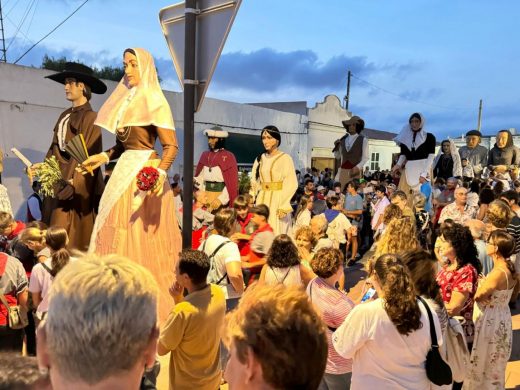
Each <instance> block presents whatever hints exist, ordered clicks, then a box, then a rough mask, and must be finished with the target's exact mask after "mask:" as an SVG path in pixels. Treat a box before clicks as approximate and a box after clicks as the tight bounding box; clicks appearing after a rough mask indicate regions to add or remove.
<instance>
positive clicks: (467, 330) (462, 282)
mask: <svg viewBox="0 0 520 390" xmlns="http://www.w3.org/2000/svg"><path fill="white" fill-rule="evenodd" d="M437 283H438V284H439V286H440V288H441V293H442V300H443V301H444V303H449V302H450V300H451V295H452V293H453V291H457V292H459V293H463V294H464V293H469V297H468V299H467V300H466V302H465V303H464V307H463V308H462V310H461V311H460V316H462V317H463V322H462V328H463V329H464V334H465V336H466V341H467V342H468V344H471V343H472V342H473V335H474V333H475V327H474V325H473V303H474V302H473V299H474V297H475V293H476V292H477V283H478V273H477V270H476V269H475V267H473V266H472V265H471V264H466V265H465V266H463V267H460V268H459V269H456V270H448V269H447V267H444V268H443V269H441V271H440V272H439V273H438V275H437Z"/></svg>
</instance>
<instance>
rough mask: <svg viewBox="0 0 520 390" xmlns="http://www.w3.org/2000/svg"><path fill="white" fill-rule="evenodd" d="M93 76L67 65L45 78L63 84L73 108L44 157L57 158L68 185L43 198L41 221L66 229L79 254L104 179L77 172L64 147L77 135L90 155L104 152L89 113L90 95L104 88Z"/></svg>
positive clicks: (78, 66) (92, 114)
mask: <svg viewBox="0 0 520 390" xmlns="http://www.w3.org/2000/svg"><path fill="white" fill-rule="evenodd" d="M93 74H94V72H93V70H92V69H90V68H89V67H88V66H85V65H82V64H78V63H74V62H67V63H66V65H65V70H64V71H63V72H59V73H55V74H52V75H50V76H46V78H49V79H51V80H54V81H56V82H58V83H60V84H64V88H65V98H66V99H67V100H68V101H69V102H71V103H72V107H70V108H68V109H66V110H65V111H64V112H62V113H61V115H60V116H59V118H58V121H57V123H56V126H55V127H54V135H53V138H52V143H51V146H50V148H49V151H48V152H47V156H46V157H51V156H55V157H56V160H58V164H59V166H60V169H61V174H62V176H63V179H64V180H65V181H66V182H67V184H66V185H63V186H60V188H56V189H55V195H54V197H52V198H46V199H45V201H44V205H43V221H44V222H45V223H47V224H48V225H49V226H59V227H63V228H64V229H66V230H67V233H68V235H69V248H71V249H79V250H82V251H86V250H87V249H88V244H89V242H90V236H91V233H92V228H93V226H94V219H95V216H96V213H95V209H96V206H97V201H98V200H99V197H100V195H101V191H102V188H103V178H102V176H101V171H100V170H99V169H96V170H95V171H94V172H93V174H92V175H90V174H88V175H82V174H81V173H79V172H76V170H75V168H76V166H77V165H78V161H76V160H75V159H73V158H72V157H71V156H70V155H69V154H68V153H67V152H66V150H65V147H66V145H67V142H69V141H70V140H71V139H72V138H74V137H75V136H76V135H78V134H83V137H84V138H85V144H86V147H87V151H88V153H89V155H93V154H97V153H101V152H102V151H103V147H102V143H101V129H100V128H99V127H97V126H94V121H95V119H96V116H97V113H96V112H95V111H93V110H92V107H91V106H90V103H89V100H90V98H91V96H92V93H96V94H103V93H105V92H106V90H107V87H106V85H105V84H104V83H103V82H102V81H101V80H99V79H98V78H96V77H95V76H94V75H93ZM38 166H39V164H34V165H33V166H32V169H33V170H34V169H37V168H38Z"/></svg>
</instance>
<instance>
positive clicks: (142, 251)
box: [83, 49, 181, 321]
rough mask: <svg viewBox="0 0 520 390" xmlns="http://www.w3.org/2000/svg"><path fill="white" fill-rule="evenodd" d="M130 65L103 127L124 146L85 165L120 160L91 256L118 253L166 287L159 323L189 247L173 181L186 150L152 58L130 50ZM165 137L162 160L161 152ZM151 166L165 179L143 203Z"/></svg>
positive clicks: (103, 114) (102, 114)
mask: <svg viewBox="0 0 520 390" xmlns="http://www.w3.org/2000/svg"><path fill="white" fill-rule="evenodd" d="M124 67H125V77H124V78H123V79H122V80H121V81H120V82H119V84H118V85H117V87H116V89H115V90H114V92H113V93H112V95H110V97H109V98H108V100H107V101H106V102H105V104H103V106H102V107H101V109H100V110H99V115H98V119H97V121H96V124H98V125H99V126H101V127H103V128H105V129H107V130H108V131H110V132H112V133H115V134H116V145H115V146H114V147H112V148H110V149H109V150H107V151H106V152H105V153H101V154H98V155H95V156H91V157H90V158H89V159H88V160H86V161H85V162H84V163H83V166H84V167H85V168H89V167H96V166H99V165H101V164H103V163H107V162H108V161H109V160H113V159H116V158H118V159H119V160H118V161H117V164H116V166H115V168H114V171H113V172H112V175H111V176H110V180H109V181H108V183H107V186H106V188H105V191H104V193H103V196H102V198H101V202H100V205H99V214H98V217H97V219H96V224H95V226H94V231H93V232H92V238H91V241H90V248H89V252H95V253H96V254H99V255H106V254H111V253H117V254H119V255H124V256H126V257H128V258H130V259H132V260H133V261H135V262H137V263H139V264H141V265H143V266H145V267H146V268H148V269H149V270H150V271H151V272H152V273H153V274H154V276H155V278H156V280H157V282H158V284H159V317H160V319H161V321H164V320H165V319H166V317H167V315H168V313H169V311H170V309H171V297H170V295H169V294H168V288H169V287H170V286H171V283H172V280H173V279H174V269H175V264H176V261H177V259H178V253H179V251H180V248H181V235H180V231H179V227H178V225H177V221H176V218H175V209H174V202H173V195H172V191H171V188H170V185H169V183H168V181H167V180H165V178H166V170H167V169H168V168H170V166H171V164H172V162H173V160H174V159H175V156H176V155H177V151H178V147H177V140H176V137H175V127H174V123H173V118H172V114H171V110H170V106H169V105H168V102H167V100H166V98H165V97H164V94H163V92H162V90H161V87H160V85H159V81H158V79H157V73H156V70H155V65H154V61H153V58H152V56H151V55H150V53H148V52H147V51H145V50H144V49H127V50H125V53H124ZM157 138H159V140H160V142H161V144H162V147H163V155H162V158H160V157H159V155H158V154H157V152H156V151H155V150H154V149H153V148H154V145H155V142H156V140H157ZM147 166H152V167H155V168H157V169H158V171H159V172H160V176H159V177H160V179H159V180H158V184H157V185H156V186H155V187H154V189H152V190H151V191H148V192H147V193H146V196H145V197H144V200H143V201H142V202H139V201H137V202H136V199H139V198H141V197H140V196H139V195H140V192H139V190H138V188H137V183H136V175H137V174H138V173H139V171H140V170H141V169H142V168H143V167H147ZM141 199H142V198H141Z"/></svg>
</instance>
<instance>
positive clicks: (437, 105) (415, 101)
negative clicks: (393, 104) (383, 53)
mask: <svg viewBox="0 0 520 390" xmlns="http://www.w3.org/2000/svg"><path fill="white" fill-rule="evenodd" d="M350 75H351V76H352V77H353V78H355V79H356V80H359V81H361V82H363V83H365V84H367V85H370V86H371V87H373V88H375V89H378V90H380V91H382V92H385V93H387V94H389V95H393V96H397V97H398V98H400V99H403V100H408V101H411V102H414V103H419V104H424V105H426V106H432V107H437V108H443V109H445V110H459V111H466V110H470V108H461V107H448V106H441V105H440V104H432V103H427V102H423V101H421V100H416V99H412V98H408V97H406V96H403V95H402V94H398V93H395V92H392V91H389V90H388V89H385V88H382V87H379V86H377V85H375V84H372V83H371V82H368V81H366V80H363V79H361V78H359V77H357V76H356V75H355V74H354V73H351V74H350Z"/></svg>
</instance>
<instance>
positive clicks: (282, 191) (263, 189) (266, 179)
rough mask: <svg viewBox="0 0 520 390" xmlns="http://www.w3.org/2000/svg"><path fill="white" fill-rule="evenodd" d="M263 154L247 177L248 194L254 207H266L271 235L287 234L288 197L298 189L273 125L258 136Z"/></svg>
mask: <svg viewBox="0 0 520 390" xmlns="http://www.w3.org/2000/svg"><path fill="white" fill-rule="evenodd" d="M260 137H261V138H262V144H263V145H264V149H265V152H264V153H262V154H261V155H259V156H258V157H257V158H256V159H255V161H254V163H253V170H252V177H251V191H250V193H251V195H252V196H253V198H254V199H255V204H256V205H259V204H265V205H266V206H267V207H269V210H270V213H269V221H268V222H269V225H270V226H271V227H272V228H273V231H274V233H275V235H278V234H282V233H284V234H289V233H290V230H291V227H292V226H291V219H292V218H291V215H292V211H293V209H292V206H291V198H292V197H293V195H294V193H295V192H296V190H297V189H298V179H297V178H296V173H295V169H294V163H293V160H292V158H291V156H290V155H288V154H287V153H283V152H282V151H281V150H279V147H280V143H281V141H282V135H281V133H280V130H278V128H277V127H276V126H272V125H269V126H266V127H264V128H263V130H262V132H261V133H260Z"/></svg>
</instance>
